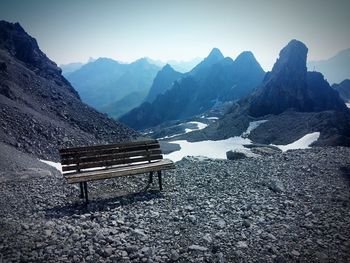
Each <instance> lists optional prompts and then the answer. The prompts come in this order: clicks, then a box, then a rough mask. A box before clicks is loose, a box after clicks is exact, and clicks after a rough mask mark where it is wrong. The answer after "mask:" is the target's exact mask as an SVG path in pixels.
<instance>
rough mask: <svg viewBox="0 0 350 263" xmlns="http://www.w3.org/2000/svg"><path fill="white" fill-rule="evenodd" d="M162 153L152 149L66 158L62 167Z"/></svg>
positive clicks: (62, 162)
mask: <svg viewBox="0 0 350 263" xmlns="http://www.w3.org/2000/svg"><path fill="white" fill-rule="evenodd" d="M161 153H162V151H161V150H160V149H151V150H149V151H147V150H141V151H132V152H126V153H124V152H123V153H117V154H115V153H113V154H96V155H94V156H88V157H86V156H81V157H79V158H69V159H67V158H65V159H62V161H61V164H62V165H71V164H78V163H79V164H83V163H91V162H98V161H112V160H117V159H125V158H130V157H135V156H143V157H147V156H150V155H155V154H158V155H159V154H161Z"/></svg>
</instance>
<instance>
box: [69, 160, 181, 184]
mask: <svg viewBox="0 0 350 263" xmlns="http://www.w3.org/2000/svg"><path fill="white" fill-rule="evenodd" d="M167 169H175V165H174V163H173V162H172V161H171V160H168V159H164V160H161V161H158V162H153V163H146V164H138V165H129V166H124V167H117V168H112V169H106V170H97V171H89V172H82V173H76V174H71V175H65V177H66V179H67V181H68V183H70V184H72V183H78V182H86V181H94V180H101V179H109V178H113V177H118V176H126V175H135V174H141V173H148V172H151V171H153V172H156V171H160V170H167Z"/></svg>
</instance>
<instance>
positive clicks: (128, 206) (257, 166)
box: [0, 147, 350, 262]
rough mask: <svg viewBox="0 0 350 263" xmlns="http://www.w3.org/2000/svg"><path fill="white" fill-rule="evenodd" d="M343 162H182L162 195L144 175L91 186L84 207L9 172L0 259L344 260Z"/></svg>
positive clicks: (296, 154) (70, 193)
mask: <svg viewBox="0 0 350 263" xmlns="http://www.w3.org/2000/svg"><path fill="white" fill-rule="evenodd" d="M349 156H350V148H341V147H336V148H335V147H329V148H313V149H308V150H297V151H291V152H287V153H278V154H275V155H273V156H265V157H259V158H254V159H253V158H249V159H243V160H239V161H227V160H209V159H207V160H206V159H204V160H203V159H202V160H198V159H194V158H187V159H184V160H182V161H180V162H178V163H177V164H176V167H177V169H176V170H173V171H168V172H166V174H165V176H164V190H163V191H162V192H158V191H157V184H156V183H154V185H152V186H151V187H150V189H148V190H147V191H144V187H145V186H146V184H147V183H146V182H147V176H145V175H140V176H134V177H124V178H118V179H113V180H106V181H101V182H96V183H90V185H89V187H90V197H91V199H92V201H91V202H90V204H89V205H88V206H84V205H82V202H81V201H80V200H79V198H78V196H77V194H78V192H79V191H78V189H76V188H75V187H74V186H71V185H67V184H66V182H65V180H64V179H63V178H62V176H61V175H60V173H58V172H55V171H54V170H53V169H51V168H49V167H48V166H47V173H46V174H43V173H42V174H41V175H40V176H34V175H33V176H31V177H30V178H28V177H19V176H18V174H19V173H16V174H13V180H2V181H0V192H1V199H0V217H1V219H0V261H2V262H18V261H23V262H102V261H104V262H349V261H350V158H349ZM1 176H4V172H2V173H1Z"/></svg>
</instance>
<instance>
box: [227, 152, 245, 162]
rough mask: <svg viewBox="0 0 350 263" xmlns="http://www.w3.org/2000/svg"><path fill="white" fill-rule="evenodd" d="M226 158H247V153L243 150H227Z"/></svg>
mask: <svg viewBox="0 0 350 263" xmlns="http://www.w3.org/2000/svg"><path fill="white" fill-rule="evenodd" d="M226 158H227V159H228V160H239V159H244V158H247V155H246V154H245V153H243V152H237V151H228V152H226Z"/></svg>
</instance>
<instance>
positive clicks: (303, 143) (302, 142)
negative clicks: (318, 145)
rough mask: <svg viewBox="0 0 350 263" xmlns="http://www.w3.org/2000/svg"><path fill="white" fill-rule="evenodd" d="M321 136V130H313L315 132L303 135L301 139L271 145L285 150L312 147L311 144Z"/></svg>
mask: <svg viewBox="0 0 350 263" xmlns="http://www.w3.org/2000/svg"><path fill="white" fill-rule="evenodd" d="M319 137H320V133H319V132H313V133H309V134H306V135H305V136H303V137H301V138H300V139H299V140H297V141H295V142H293V143H290V144H287V145H274V144H271V145H273V146H276V147H278V148H280V149H281V150H282V151H283V152H285V151H288V150H295V149H307V148H310V145H311V144H312V143H313V142H315V141H317V140H318V138H319Z"/></svg>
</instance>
